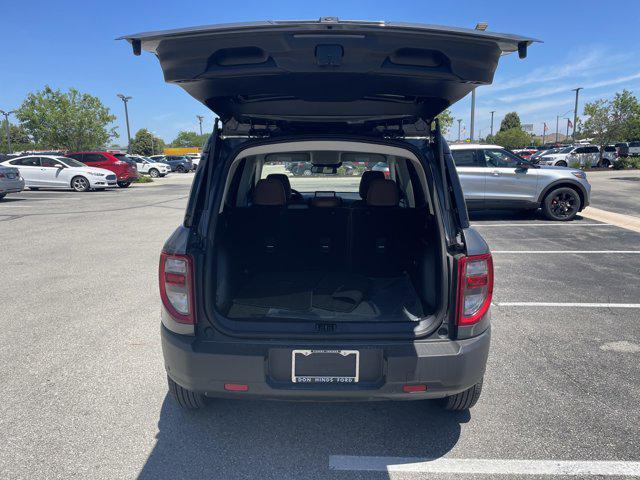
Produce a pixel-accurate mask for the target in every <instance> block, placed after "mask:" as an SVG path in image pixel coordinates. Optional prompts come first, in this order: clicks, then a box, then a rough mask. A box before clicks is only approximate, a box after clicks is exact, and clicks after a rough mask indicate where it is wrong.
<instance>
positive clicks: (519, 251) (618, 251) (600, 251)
mask: <svg viewBox="0 0 640 480" xmlns="http://www.w3.org/2000/svg"><path fill="white" fill-rule="evenodd" d="M491 253H526V254H534V253H545V254H546V253H576V254H584V253H634V254H637V253H640V250H491Z"/></svg>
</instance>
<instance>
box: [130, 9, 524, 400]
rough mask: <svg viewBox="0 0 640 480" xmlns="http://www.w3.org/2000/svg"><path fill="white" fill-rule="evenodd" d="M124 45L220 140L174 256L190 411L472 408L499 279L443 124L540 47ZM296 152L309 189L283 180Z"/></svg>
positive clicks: (332, 24) (467, 38)
mask: <svg viewBox="0 0 640 480" xmlns="http://www.w3.org/2000/svg"><path fill="white" fill-rule="evenodd" d="M124 38H126V39H127V40H128V41H129V42H130V43H131V44H132V47H133V51H134V53H136V54H139V53H140V52H141V50H142V49H144V50H147V51H150V52H152V53H154V54H156V55H157V57H158V58H159V60H160V64H161V66H162V68H163V70H164V76H165V80H167V81H168V82H171V83H177V84H178V85H180V86H181V87H183V88H184V89H185V90H186V91H187V92H188V93H189V94H191V95H192V96H193V97H195V98H196V99H197V100H198V101H200V102H202V103H203V104H205V105H207V106H208V107H209V108H211V109H212V110H213V111H214V112H215V113H216V114H217V115H218V117H219V118H220V120H221V123H222V126H220V124H219V123H218V122H216V125H215V127H214V131H213V134H212V135H211V137H210V138H209V141H208V142H207V144H206V147H205V150H204V152H203V157H202V162H201V165H200V168H198V170H197V173H196V176H195V179H194V183H193V186H192V188H191V194H190V198H189V202H188V206H187V211H186V214H185V218H184V222H183V224H182V225H180V226H179V227H178V228H177V229H176V230H175V232H174V233H173V234H172V235H171V237H170V238H169V239H168V240H167V242H166V244H165V246H164V249H163V252H162V254H161V257H160V267H159V282H160V296H161V299H162V314H161V318H162V329H161V330H162V333H161V336H162V349H163V354H164V361H165V367H166V371H167V375H168V382H169V390H170V392H171V394H172V395H173V397H174V398H175V400H176V401H177V403H178V404H180V405H181V406H183V407H186V408H197V407H201V406H203V405H204V404H205V401H206V399H207V398H208V397H224V396H226V397H233V398H242V397H266V398H278V399H304V400H309V399H322V400H344V399H358V400H379V399H407V400H408V399H412V400H420V399H441V401H442V403H443V404H444V406H445V408H448V409H454V410H461V409H467V408H470V407H471V406H473V405H474V404H475V403H476V401H477V400H478V397H479V396H480V391H481V388H482V380H483V376H484V372H485V365H486V360H487V355H488V353H489V338H490V327H489V322H490V313H489V310H490V309H489V307H490V304H491V296H492V290H493V266H492V265H493V264H492V259H491V254H490V252H489V248H488V246H487V244H486V243H485V241H484V240H483V238H482V237H481V236H480V235H479V234H478V233H477V232H476V231H475V230H474V229H472V228H470V226H469V220H468V218H467V210H466V206H465V201H464V197H463V193H462V188H461V186H460V181H459V179H458V176H457V173H456V169H455V165H454V163H453V159H452V156H451V153H450V151H449V148H448V146H447V144H446V142H445V140H444V138H443V135H442V132H441V130H440V127H439V124H438V122H437V121H434V119H435V117H436V115H438V114H439V113H440V112H442V111H443V110H444V109H446V108H447V107H448V106H449V105H451V104H452V103H454V102H455V101H457V100H459V99H460V98H462V97H464V96H465V95H467V94H468V93H469V92H471V90H472V89H473V88H475V87H477V86H478V85H485V84H489V83H491V81H492V79H493V74H494V70H495V68H496V66H497V63H498V60H499V58H500V56H501V55H502V54H505V53H509V52H513V51H518V52H519V54H520V57H524V56H525V55H526V52H527V47H528V46H529V45H530V44H531V42H532V41H533V40H531V39H527V38H523V37H518V36H514V35H505V34H495V33H488V32H481V31H477V30H466V29H460V28H451V29H449V28H444V27H436V26H422V25H409V24H397V23H380V22H373V23H369V22H349V21H346V22H343V21H339V20H337V19H335V18H323V19H320V21H309V22H289V21H285V22H256V23H251V24H233V25H221V26H213V27H211V26H209V27H203V28H193V29H186V30H172V31H168V32H154V33H146V34H138V35H131V36H127V37H124ZM292 153H295V154H296V157H297V158H300V159H301V161H304V162H309V163H310V164H312V165H313V166H314V175H313V176H312V177H304V176H301V177H291V176H289V175H288V174H287V173H286V170H285V162H288V161H291V157H292ZM358 154H365V156H367V155H369V156H376V158H382V157H383V158H384V160H383V161H384V162H386V164H387V166H388V169H389V171H388V175H385V173H384V172H382V171H373V170H372V171H367V172H364V173H363V175H362V177H358V176H344V175H338V169H339V168H340V167H341V165H342V163H343V162H352V161H354V159H356V158H357V157H358ZM381 161H382V160H381Z"/></svg>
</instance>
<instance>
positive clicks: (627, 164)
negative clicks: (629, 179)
mask: <svg viewBox="0 0 640 480" xmlns="http://www.w3.org/2000/svg"><path fill="white" fill-rule="evenodd" d="M613 168H614V170H630V169H640V157H623V158H619V159H618V160H617V161H616V162H614V164H613Z"/></svg>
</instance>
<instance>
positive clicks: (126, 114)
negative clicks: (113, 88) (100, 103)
mask: <svg viewBox="0 0 640 480" xmlns="http://www.w3.org/2000/svg"><path fill="white" fill-rule="evenodd" d="M118 98H119V99H120V100H122V102H123V103H124V116H125V118H126V120H127V153H131V130H129V109H128V108H127V103H128V102H129V100H131V98H133V97H127V96H125V95H123V94H121V93H119V94H118Z"/></svg>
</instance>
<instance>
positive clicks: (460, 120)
mask: <svg viewBox="0 0 640 480" xmlns="http://www.w3.org/2000/svg"><path fill="white" fill-rule="evenodd" d="M461 123H462V119H461V118H459V119H458V141H460V124H461Z"/></svg>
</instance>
